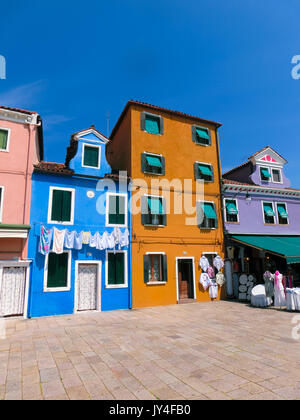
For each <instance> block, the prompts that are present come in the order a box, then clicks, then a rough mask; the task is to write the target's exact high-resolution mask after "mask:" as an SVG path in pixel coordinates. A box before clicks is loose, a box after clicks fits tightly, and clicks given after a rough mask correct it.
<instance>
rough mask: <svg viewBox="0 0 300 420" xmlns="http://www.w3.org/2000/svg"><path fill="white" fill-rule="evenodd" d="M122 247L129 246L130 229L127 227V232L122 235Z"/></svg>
mask: <svg viewBox="0 0 300 420" xmlns="http://www.w3.org/2000/svg"><path fill="white" fill-rule="evenodd" d="M120 245H121V247H124V246H128V245H129V230H128V229H125V232H124V233H123V234H122V236H121V242H120Z"/></svg>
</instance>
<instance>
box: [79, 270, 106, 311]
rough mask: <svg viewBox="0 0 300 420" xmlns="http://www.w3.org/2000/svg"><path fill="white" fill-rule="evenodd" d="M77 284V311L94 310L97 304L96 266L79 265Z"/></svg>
mask: <svg viewBox="0 0 300 420" xmlns="http://www.w3.org/2000/svg"><path fill="white" fill-rule="evenodd" d="M77 282H78V283H77V310H78V311H93V310H96V309H97V302H98V296H97V295H98V266H97V264H79V265H78V280H77ZM99 299H100V296H99Z"/></svg>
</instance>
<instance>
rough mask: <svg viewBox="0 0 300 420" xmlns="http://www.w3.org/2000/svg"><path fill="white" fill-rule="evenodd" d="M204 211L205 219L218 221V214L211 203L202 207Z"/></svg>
mask: <svg viewBox="0 0 300 420" xmlns="http://www.w3.org/2000/svg"><path fill="white" fill-rule="evenodd" d="M201 206H202V209H203V211H204V214H205V217H207V218H208V219H216V218H217V215H216V212H215V210H214V206H213V205H212V204H210V203H204V204H202V205H201Z"/></svg>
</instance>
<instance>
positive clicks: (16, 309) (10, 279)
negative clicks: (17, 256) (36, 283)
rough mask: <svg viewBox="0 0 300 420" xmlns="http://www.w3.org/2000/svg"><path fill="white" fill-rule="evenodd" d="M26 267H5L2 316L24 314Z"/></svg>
mask: <svg viewBox="0 0 300 420" xmlns="http://www.w3.org/2000/svg"><path fill="white" fill-rule="evenodd" d="M25 285H26V267H3V275H2V284H1V291H0V316H12V315H23V314H24V301H25Z"/></svg>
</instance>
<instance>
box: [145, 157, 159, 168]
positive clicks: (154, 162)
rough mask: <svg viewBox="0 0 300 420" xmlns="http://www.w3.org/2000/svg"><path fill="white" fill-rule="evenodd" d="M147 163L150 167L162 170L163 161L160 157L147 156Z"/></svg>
mask: <svg viewBox="0 0 300 420" xmlns="http://www.w3.org/2000/svg"><path fill="white" fill-rule="evenodd" d="M146 159H147V163H148V165H150V166H156V167H157V168H161V167H162V165H161V159H160V158H159V157H158V156H146Z"/></svg>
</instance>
